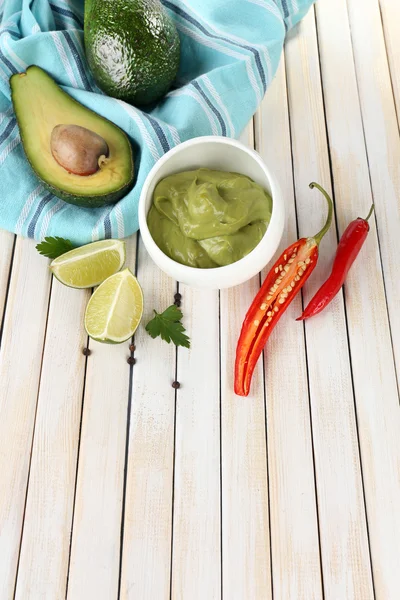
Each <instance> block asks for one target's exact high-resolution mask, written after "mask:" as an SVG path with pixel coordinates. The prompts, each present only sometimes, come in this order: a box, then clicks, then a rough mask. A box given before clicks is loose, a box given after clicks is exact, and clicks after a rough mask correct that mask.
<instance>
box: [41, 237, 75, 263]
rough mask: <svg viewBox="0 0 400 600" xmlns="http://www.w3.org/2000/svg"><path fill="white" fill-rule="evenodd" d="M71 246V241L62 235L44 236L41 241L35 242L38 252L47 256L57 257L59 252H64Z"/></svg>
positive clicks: (72, 246) (71, 247) (59, 254)
mask: <svg viewBox="0 0 400 600" xmlns="http://www.w3.org/2000/svg"><path fill="white" fill-rule="evenodd" d="M73 248H75V246H74V245H73V244H72V242H70V241H69V240H65V239H64V238H62V237H45V238H44V240H43V241H42V242H40V243H39V244H36V250H37V251H38V252H39V254H42V255H43V256H47V258H58V257H59V256H61V254H65V253H66V252H68V251H69V250H73Z"/></svg>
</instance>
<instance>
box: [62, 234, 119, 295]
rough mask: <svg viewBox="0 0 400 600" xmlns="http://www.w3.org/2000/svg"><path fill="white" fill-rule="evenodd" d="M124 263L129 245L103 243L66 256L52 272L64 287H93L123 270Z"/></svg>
mask: <svg viewBox="0 0 400 600" xmlns="http://www.w3.org/2000/svg"><path fill="white" fill-rule="evenodd" d="M124 262H125V242H122V241H121V240H102V241H100V242H93V243H92V244H87V245H86V246H81V247H80V248H75V249H74V250H70V251H69V252H66V253H65V254H62V255H61V256H59V257H58V258H56V259H54V260H53V262H52V263H51V265H50V269H51V271H52V272H53V275H54V276H55V277H56V278H57V279H58V280H59V281H61V283H63V284H64V285H68V286H69V287H73V288H90V287H94V286H95V285H99V283H101V282H102V281H104V280H105V279H107V277H110V275H113V274H114V273H116V272H117V271H119V270H120V269H121V267H122V265H123V264H124Z"/></svg>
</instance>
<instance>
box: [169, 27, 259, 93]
mask: <svg viewBox="0 0 400 600" xmlns="http://www.w3.org/2000/svg"><path fill="white" fill-rule="evenodd" d="M175 25H176V27H177V29H179V30H180V31H182V32H183V33H185V34H186V35H187V36H189V37H191V38H193V39H194V40H196V42H199V44H202V45H203V46H207V47H208V48H213V49H214V50H218V52H220V53H221V54H226V55H227V56H232V57H233V58H237V59H239V60H240V61H242V62H243V61H244V62H245V63H246V71H247V75H248V77H249V81H250V83H251V87H252V88H253V90H254V93H255V95H256V98H257V102H258V103H259V102H261V94H260V88H259V86H258V85H257V81H256V78H255V75H254V71H253V67H252V64H251V59H250V57H249V56H248V55H247V54H246V55H245V54H242V53H240V52H237V51H236V50H232V49H231V48H227V47H226V46H222V45H221V44H219V43H218V42H215V41H214V40H212V39H209V38H208V37H205V36H204V34H199V33H197V32H195V31H193V30H192V29H189V27H186V25H182V23H179V22H178V21H175ZM245 56H246V59H245V58H244V57H245Z"/></svg>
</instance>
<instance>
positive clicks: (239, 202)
mask: <svg viewBox="0 0 400 600" xmlns="http://www.w3.org/2000/svg"><path fill="white" fill-rule="evenodd" d="M271 211H272V199H271V196H270V195H269V194H268V193H267V192H266V191H265V190H264V189H263V188H262V187H261V186H259V185H258V184H257V183H255V182H254V181H252V180H251V179H250V178H249V177H247V176H245V175H240V174H238V173H227V172H224V171H212V170H210V169H197V170H196V171H185V172H183V173H176V174H175V175H170V176H169V177H166V178H165V179H162V180H161V181H160V182H159V183H158V184H157V186H156V188H155V190H154V195H153V203H152V205H151V207H150V210H149V213H148V216H147V224H148V227H149V230H150V233H151V235H152V237H153V239H154V241H155V243H156V244H157V246H158V247H159V248H160V249H161V250H162V251H163V252H164V254H166V255H167V256H169V257H170V258H172V259H173V260H175V261H177V262H179V263H182V264H184V265H187V266H189V267H199V268H202V269H209V268H212V267H221V266H225V265H229V264H231V263H234V262H236V261H237V260H239V259H241V258H243V257H244V256H246V254H248V253H249V252H251V251H252V250H253V249H254V248H255V247H256V246H257V244H258V243H259V242H260V240H261V238H262V237H263V236H264V233H265V231H266V229H267V227H268V223H269V221H270V218H271Z"/></svg>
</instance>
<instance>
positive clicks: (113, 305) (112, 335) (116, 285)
mask: <svg viewBox="0 0 400 600" xmlns="http://www.w3.org/2000/svg"><path fill="white" fill-rule="evenodd" d="M142 314H143V293H142V288H141V287H140V285H139V283H138V280H137V279H136V277H135V276H134V275H132V273H131V271H130V270H129V269H124V270H123V271H120V272H119V273H115V275H111V277H109V278H108V279H106V281H104V282H103V283H102V284H101V285H100V286H99V287H98V288H97V290H96V291H95V292H94V293H93V295H92V297H91V298H90V300H89V303H88V305H87V307H86V313H85V328H86V331H87V333H88V335H90V337H91V338H93V339H94V340H97V341H98V342H106V343H109V344H119V343H120V342H125V341H126V340H128V339H129V338H130V337H132V335H133V334H134V333H135V331H136V328H137V326H138V325H139V323H140V319H141V318H142Z"/></svg>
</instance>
